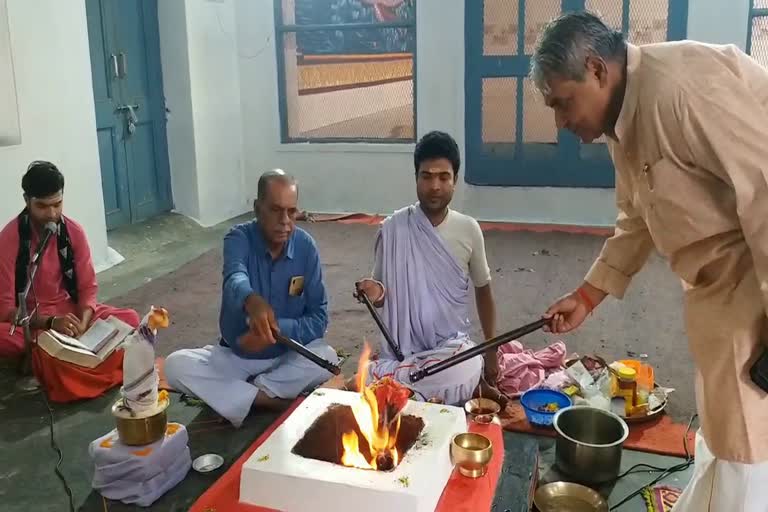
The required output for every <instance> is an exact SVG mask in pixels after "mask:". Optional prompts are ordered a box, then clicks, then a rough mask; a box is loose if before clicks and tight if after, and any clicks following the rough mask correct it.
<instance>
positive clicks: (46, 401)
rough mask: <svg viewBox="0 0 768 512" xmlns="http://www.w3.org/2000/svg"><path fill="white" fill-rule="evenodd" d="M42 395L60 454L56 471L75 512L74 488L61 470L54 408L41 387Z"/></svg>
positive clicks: (62, 455) (56, 448)
mask: <svg viewBox="0 0 768 512" xmlns="http://www.w3.org/2000/svg"><path fill="white" fill-rule="evenodd" d="M40 395H41V396H42V397H43V402H45V407H46V408H47V409H48V415H49V416H50V420H51V421H50V423H49V426H50V430H51V448H53V451H55V452H56V453H57V454H58V456H59V460H58V461H56V466H55V467H54V471H55V472H56V476H57V477H59V480H61V483H62V485H63V486H64V491H65V492H66V493H67V496H68V497H69V512H75V502H74V497H73V496H72V489H71V488H70V487H69V484H68V483H67V479H66V478H65V477H64V473H62V472H61V463H62V462H63V461H64V453H63V452H62V451H61V448H59V444H58V443H57V442H56V436H55V435H54V432H53V426H54V423H55V421H56V420H55V418H54V415H53V408H52V407H51V404H50V402H48V397H47V396H46V394H45V390H43V389H41V390H40Z"/></svg>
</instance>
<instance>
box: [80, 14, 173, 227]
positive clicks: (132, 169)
mask: <svg viewBox="0 0 768 512" xmlns="http://www.w3.org/2000/svg"><path fill="white" fill-rule="evenodd" d="M86 12H87V17H88V36H89V42H90V52H91V72H92V76H93V94H94V102H95V106H96V129H97V137H98V143H99V157H100V160H101V179H102V189H103V194H104V207H105V211H106V218H107V228H108V229H112V228H115V227H117V226H120V225H123V224H127V223H132V222H139V221H142V220H145V219H147V218H149V217H152V216H154V215H157V214H158V213H161V212H164V211H168V210H170V209H171V207H172V202H171V187H170V169H169V163H168V146H167V139H166V131H165V124H166V118H165V101H164V96H163V82H162V73H161V67H160V41H159V29H158V20H157V0H86Z"/></svg>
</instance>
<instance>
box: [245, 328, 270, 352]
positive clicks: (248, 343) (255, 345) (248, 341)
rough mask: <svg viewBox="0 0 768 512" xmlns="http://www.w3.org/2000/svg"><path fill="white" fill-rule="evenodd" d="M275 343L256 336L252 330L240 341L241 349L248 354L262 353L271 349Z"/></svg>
mask: <svg viewBox="0 0 768 512" xmlns="http://www.w3.org/2000/svg"><path fill="white" fill-rule="evenodd" d="M274 343H275V342H274V341H269V340H268V339H267V338H263V337H261V336H258V335H256V334H254V333H253V331H251V330H248V331H246V332H245V334H243V335H242V336H240V338H239V339H238V344H239V345H240V348H242V349H243V350H246V351H248V352H261V351H262V350H265V349H268V348H269V347H271V346H272V345H273V344H274Z"/></svg>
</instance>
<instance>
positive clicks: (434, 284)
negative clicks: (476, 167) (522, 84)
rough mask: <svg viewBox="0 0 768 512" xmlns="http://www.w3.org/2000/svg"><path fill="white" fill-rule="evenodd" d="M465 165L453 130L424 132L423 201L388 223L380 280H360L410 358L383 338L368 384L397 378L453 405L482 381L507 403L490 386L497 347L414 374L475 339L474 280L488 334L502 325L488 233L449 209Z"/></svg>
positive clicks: (420, 161) (379, 248) (377, 271)
mask: <svg viewBox="0 0 768 512" xmlns="http://www.w3.org/2000/svg"><path fill="white" fill-rule="evenodd" d="M460 165H461V159H460V156H459V148H458V145H457V144H456V141H455V140H454V139H453V138H452V137H451V136H450V135H448V134H446V133H442V132H431V133H428V134H427V135H425V136H424V137H423V138H422V139H421V140H420V141H419V143H418V144H417V145H416V151H415V154H414V167H415V169H416V193H417V196H418V199H419V202H418V203H416V204H413V205H411V206H407V207H405V208H402V209H400V210H398V211H396V212H395V213H394V214H392V215H391V216H390V217H389V218H387V219H386V220H385V221H384V222H383V223H382V225H381V228H380V230H379V233H378V235H377V238H376V246H375V264H374V271H373V278H372V279H371V278H368V279H363V280H361V281H360V282H358V283H357V284H356V285H357V288H358V290H360V291H363V292H365V294H366V295H367V296H368V298H369V299H370V300H371V301H372V302H373V303H374V305H375V306H376V307H378V308H382V319H383V321H384V323H385V324H386V326H387V327H388V328H389V331H390V332H391V333H392V337H393V338H394V340H395V343H397V344H398V345H399V347H400V350H401V351H402V353H403V355H404V356H405V360H404V361H403V362H400V361H398V360H397V359H396V357H395V355H394V354H393V352H392V349H391V348H390V347H389V346H388V345H387V344H381V345H382V346H381V351H380V354H379V356H378V358H377V359H376V360H374V361H371V364H370V365H369V367H368V375H367V383H370V382H372V381H376V380H379V379H382V378H384V377H392V378H393V379H395V380H396V381H398V382H400V383H401V384H404V385H406V386H408V387H410V388H411V389H412V390H413V391H414V392H415V397H416V398H419V399H421V400H429V399H435V398H437V399H440V400H442V401H443V402H444V403H446V404H463V403H464V402H465V401H466V400H468V399H470V398H471V397H472V396H473V395H475V394H476V391H477V390H478V389H479V387H480V386H481V385H482V386H483V387H484V389H483V396H487V397H489V398H494V399H497V400H501V401H504V400H503V396H502V395H500V394H499V392H498V391H497V390H496V389H495V388H494V387H492V386H491V385H488V383H491V384H492V385H495V382H496V378H497V376H498V362H497V360H496V352H495V350H494V351H490V352H489V353H487V354H486V355H485V357H484V358H480V357H476V358H473V359H470V360H468V361H465V362H463V363H460V364H458V365H456V366H454V367H452V368H450V369H448V370H445V371H443V372H441V373H439V374H436V375H433V376H430V377H427V378H425V379H424V380H421V381H419V382H418V383H415V384H411V383H410V381H409V378H408V375H409V373H410V372H411V371H413V370H414V369H416V368H421V367H424V366H428V365H431V364H434V363H436V362H438V361H441V360H444V359H446V358H448V357H450V356H452V355H454V354H456V353H457V352H460V351H463V350H466V349H468V348H471V347H473V346H474V345H475V343H474V342H473V341H472V340H470V338H469V330H470V321H469V304H470V296H469V294H470V283H471V284H472V285H474V290H475V302H476V303H477V313H478V316H479V318H480V325H481V327H482V330H483V335H484V336H485V338H491V337H493V336H494V332H495V330H496V310H495V305H494V301H493V295H492V293H491V284H490V283H491V273H490V270H489V268H488V262H487V260H486V257H485V242H484V240H483V232H482V231H481V230H480V225H479V224H478V223H477V221H476V220H475V219H473V218H471V217H468V216H466V215H464V214H462V213H459V212H457V211H455V210H452V209H450V208H449V207H448V205H449V204H450V202H451V199H452V198H453V191H454V189H455V187H456V181H457V178H458V174H459V167H460ZM483 363H485V365H483ZM483 366H485V370H484V371H483ZM483 373H484V374H485V379H481V376H482V375H483ZM481 381H482V382H481ZM350 382H352V381H350Z"/></svg>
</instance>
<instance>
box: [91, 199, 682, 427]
mask: <svg viewBox="0 0 768 512" xmlns="http://www.w3.org/2000/svg"><path fill="white" fill-rule="evenodd" d="M246 219H248V216H243V217H241V218H238V219H233V220H232V221H228V222H225V223H223V224H221V225H218V226H215V227H212V228H201V227H199V226H198V225H197V224H195V223H194V222H193V221H191V220H189V219H186V218H184V217H182V216H179V215H173V214H169V215H165V216H161V217H158V218H156V219H153V220H151V221H148V222H146V223H143V224H139V225H134V226H128V227H124V228H121V229H119V230H116V231H113V232H111V233H110V234H109V241H110V245H111V246H112V247H113V248H114V249H116V250H117V251H118V252H120V253H121V254H122V255H123V256H125V258H126V261H125V262H124V263H122V264H120V265H118V266H116V267H114V268H112V269H110V270H107V271H105V272H102V273H101V274H99V281H100V286H101V293H100V296H101V298H102V300H105V301H106V300H110V299H112V298H115V297H118V296H120V295H123V294H125V293H126V292H128V291H130V290H132V289H134V288H137V287H139V286H141V285H143V284H144V283H146V282H149V281H151V280H153V279H156V278H158V277H160V276H163V275H165V274H167V273H169V272H171V271H173V270H175V269H177V268H178V267H180V266H181V265H183V264H184V263H187V262H189V261H191V260H193V259H195V258H197V257H198V256H200V255H201V254H203V253H205V252H207V251H209V250H211V249H214V248H219V247H220V246H221V239H222V237H223V234H224V233H225V232H226V230H227V229H228V228H229V226H231V225H232V224H234V223H236V222H241V221H243V220H246ZM303 227H305V228H306V229H307V230H309V231H310V232H311V233H312V234H313V236H314V237H315V238H316V240H317V242H318V246H319V248H320V254H321V258H322V260H323V264H324V274H325V275H324V277H325V282H326V286H327V288H328V294H329V300H330V310H331V325H330V328H329V332H328V339H329V340H330V342H331V343H332V344H333V345H334V346H335V347H336V348H337V349H338V350H339V351H340V352H343V353H346V354H349V355H351V356H352V360H351V362H347V363H346V364H345V365H344V371H345V374H347V373H351V372H353V371H354V366H355V364H354V362H355V361H356V356H357V354H358V353H359V349H360V345H361V342H362V341H363V338H364V337H367V338H368V339H373V340H376V339H378V336H377V331H376V327H375V324H374V323H373V319H371V318H370V316H369V315H368V313H367V312H366V311H365V308H364V307H362V306H361V305H360V304H358V303H356V301H355V300H354V299H353V298H352V296H351V292H352V288H353V283H354V281H355V279H357V278H359V277H360V276H362V275H364V274H367V273H369V272H370V261H371V251H372V247H373V239H374V235H375V228H373V227H370V226H365V225H342V224H338V223H314V224H304V225H303ZM601 245H602V239H601V238H599V237H593V236H585V235H572V234H565V233H529V232H513V233H508V232H497V231H490V232H487V233H486V246H487V252H488V258H489V264H490V265H491V271H492V274H493V278H494V281H493V291H494V295H495V297H496V303H497V310H498V330H499V332H503V331H506V330H509V329H513V328H515V327H518V326H520V325H523V324H525V323H527V322H530V321H532V320H534V319H536V318H538V317H539V315H540V314H541V313H542V312H543V311H544V310H545V309H546V307H547V306H548V305H549V304H550V303H551V301H552V300H554V299H555V298H557V297H558V296H560V295H561V294H562V293H565V292H566V291H568V290H570V289H572V288H573V287H574V286H576V285H578V284H579V283H580V282H581V279H582V277H583V275H584V273H585V272H586V271H587V269H588V268H589V265H590V263H591V262H592V261H593V259H594V258H595V256H596V255H597V254H598V252H599V250H600V247H601ZM681 297H682V293H681V291H680V287H679V284H678V281H677V279H676V278H675V276H674V275H673V274H672V273H671V272H670V271H669V269H668V268H667V266H666V263H665V262H664V261H662V260H661V259H660V258H658V257H655V256H654V257H652V258H651V261H649V264H648V265H647V267H646V268H645V269H644V270H643V272H641V274H640V275H638V276H637V277H636V278H635V281H634V283H633V284H632V286H631V288H630V290H629V292H628V294H627V296H626V298H625V299H624V301H622V302H618V301H614V300H611V299H609V300H608V301H606V303H604V304H603V306H601V308H600V310H599V311H598V312H597V313H596V314H595V315H594V317H593V318H592V319H590V320H589V321H588V322H587V323H586V324H585V325H584V326H583V327H582V328H581V329H580V330H579V331H577V332H576V333H574V334H571V335H568V336H565V337H564V338H563V340H564V341H565V342H566V344H567V346H568V351H569V353H573V352H576V353H578V354H593V353H597V354H599V355H602V356H604V357H605V358H606V359H608V360H609V361H610V360H615V359H619V358H626V357H627V356H628V355H634V354H640V353H646V354H648V360H649V362H650V363H651V364H653V365H654V366H655V368H656V375H657V380H658V381H659V382H660V383H662V384H663V385H666V386H671V387H673V388H675V389H676V392H675V393H674V394H673V395H672V397H671V399H670V404H669V408H668V410H669V412H670V414H671V415H672V417H673V418H674V419H675V420H676V421H681V422H686V421H687V420H688V418H689V417H690V415H691V414H693V412H694V410H695V402H694V396H693V364H692V362H691V359H690V356H689V354H688V348H687V343H686V339H685V335H684V332H683V327H682V306H681V304H682V303H681ZM217 301H218V299H217ZM214 311H215V308H213V307H212V308H208V309H207V310H206V313H205V315H206V316H211V318H209V319H202V320H203V321H210V322H211V323H212V325H214V323H215V322H216V317H215V313H214ZM476 332H477V331H476ZM522 341H523V343H524V344H525V345H526V346H529V347H531V348H534V349H536V348H541V347H544V346H546V345H547V344H548V343H551V342H552V341H554V340H553V338H551V337H550V336H547V335H545V334H544V333H541V332H540V333H534V334H531V335H529V336H527V337H525V338H524V339H523V340H522Z"/></svg>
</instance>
